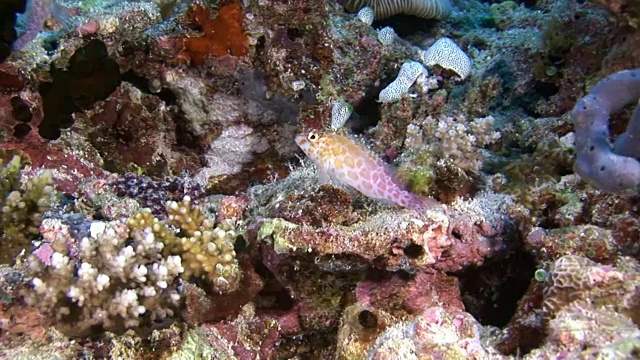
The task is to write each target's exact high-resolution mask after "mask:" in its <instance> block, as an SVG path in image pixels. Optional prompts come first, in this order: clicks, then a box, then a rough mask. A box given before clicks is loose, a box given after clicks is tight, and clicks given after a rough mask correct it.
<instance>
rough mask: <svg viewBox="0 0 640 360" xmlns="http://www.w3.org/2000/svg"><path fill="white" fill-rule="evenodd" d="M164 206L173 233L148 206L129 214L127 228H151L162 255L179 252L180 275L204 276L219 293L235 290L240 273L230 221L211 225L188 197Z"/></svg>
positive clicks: (186, 276) (211, 222)
mask: <svg viewBox="0 0 640 360" xmlns="http://www.w3.org/2000/svg"><path fill="white" fill-rule="evenodd" d="M166 208H167V214H168V224H169V225H172V226H175V227H176V228H177V229H179V232H178V233H177V234H175V233H174V232H173V231H172V230H171V229H170V228H169V227H168V226H167V224H165V223H163V222H161V221H160V220H158V219H157V218H154V217H153V215H152V213H151V210H149V209H145V210H143V211H142V212H140V213H139V214H137V215H135V216H134V217H132V218H131V219H130V220H129V227H131V228H132V229H144V228H151V230H152V231H153V233H154V235H155V236H156V238H157V239H159V240H160V241H162V242H163V243H164V245H165V248H164V250H163V253H164V254H165V255H179V256H180V257H181V258H182V264H183V266H184V268H185V271H184V273H183V274H182V275H183V276H184V277H185V279H189V278H191V277H197V278H201V279H206V280H208V281H210V282H211V284H212V286H213V289H214V290H215V291H217V292H220V293H228V292H231V291H233V290H235V289H236V288H237V285H238V282H239V280H240V277H241V272H240V267H239V265H238V261H237V260H236V252H235V250H234V245H235V239H236V236H237V233H236V231H235V230H234V227H233V224H231V223H229V222H224V223H220V224H215V223H214V222H213V221H212V220H211V219H209V218H206V217H205V216H204V215H203V214H202V212H201V211H200V208H199V207H197V206H194V205H193V204H192V203H191V198H190V197H188V196H185V197H184V198H183V199H182V201H180V202H176V201H169V202H167V205H166Z"/></svg>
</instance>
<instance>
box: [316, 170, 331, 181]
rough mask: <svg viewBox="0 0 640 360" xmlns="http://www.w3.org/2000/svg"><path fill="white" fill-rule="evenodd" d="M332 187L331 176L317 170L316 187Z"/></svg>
mask: <svg viewBox="0 0 640 360" xmlns="http://www.w3.org/2000/svg"><path fill="white" fill-rule="evenodd" d="M327 184H328V185H333V181H332V180H331V176H329V174H328V173H327V172H326V171H322V170H320V169H318V185H327Z"/></svg>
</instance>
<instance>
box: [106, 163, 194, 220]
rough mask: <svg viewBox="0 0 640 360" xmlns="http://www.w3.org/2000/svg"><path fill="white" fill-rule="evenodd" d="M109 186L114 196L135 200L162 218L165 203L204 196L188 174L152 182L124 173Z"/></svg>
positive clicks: (146, 178) (146, 177) (148, 178)
mask: <svg viewBox="0 0 640 360" xmlns="http://www.w3.org/2000/svg"><path fill="white" fill-rule="evenodd" d="M111 185H112V186H113V190H114V192H115V194H116V195H118V196H121V197H124V196H126V197H130V198H133V199H137V200H138V201H139V202H140V204H141V205H142V206H143V207H145V208H149V209H151V211H152V212H153V214H154V215H156V216H162V215H163V214H164V213H165V205H166V202H167V201H170V200H173V201H180V200H182V198H184V197H185V196H188V197H190V198H191V199H194V200H197V199H200V198H202V197H203V196H204V194H205V193H204V190H203V188H202V186H201V185H200V184H198V183H196V182H195V181H193V179H191V178H190V177H189V176H188V174H184V176H171V177H166V178H164V179H162V180H153V179H152V178H150V177H148V176H144V175H136V174H133V173H126V174H124V175H121V176H119V177H118V178H117V179H116V180H115V181H113V183H112V184H111Z"/></svg>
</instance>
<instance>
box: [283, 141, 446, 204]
mask: <svg viewBox="0 0 640 360" xmlns="http://www.w3.org/2000/svg"><path fill="white" fill-rule="evenodd" d="M296 143H297V144H298V146H299V147H300V148H301V149H302V151H304V152H305V154H306V155H307V156H308V157H309V158H310V159H311V160H312V161H313V162H314V163H315V164H316V166H317V167H318V169H319V171H320V172H321V173H322V174H326V175H328V176H329V177H330V178H332V179H334V180H337V181H339V182H342V183H345V184H347V185H349V186H351V187H353V188H354V189H356V190H358V191H359V192H361V193H362V194H364V195H365V196H367V197H369V198H372V199H376V200H381V201H385V202H391V203H394V204H397V205H400V206H403V207H406V208H409V209H413V210H417V211H425V210H427V209H429V208H431V207H433V206H434V205H435V200H433V199H430V198H422V197H419V196H417V195H415V194H412V193H410V192H408V191H406V190H403V188H402V185H401V184H400V183H399V182H398V181H397V180H396V179H395V178H394V176H393V175H392V174H391V172H390V171H389V170H388V168H387V166H386V164H385V163H384V162H383V161H382V160H380V159H378V158H376V157H374V156H373V155H372V154H370V153H369V152H368V151H367V150H366V149H365V148H363V147H362V146H361V145H359V144H357V143H356V142H354V141H353V140H351V139H350V138H348V137H346V136H343V135H340V134H338V133H334V132H315V131H312V132H309V133H303V134H300V135H298V136H296Z"/></svg>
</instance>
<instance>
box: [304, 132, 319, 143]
mask: <svg viewBox="0 0 640 360" xmlns="http://www.w3.org/2000/svg"><path fill="white" fill-rule="evenodd" d="M317 138H318V134H316V133H315V132H313V131H312V132H310V133H309V135H307V139H309V140H311V141H314V140H316V139H317Z"/></svg>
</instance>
